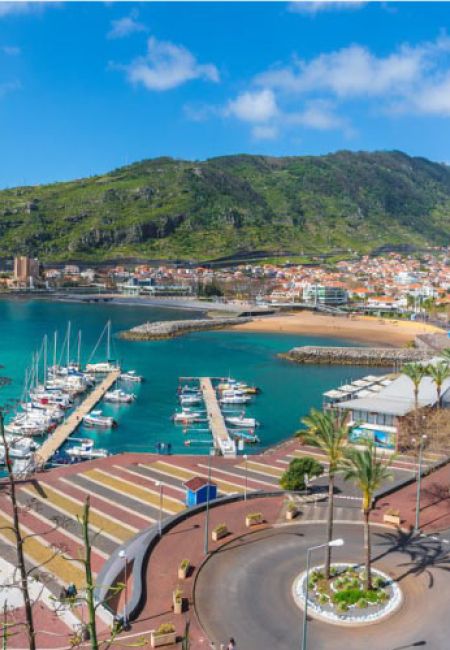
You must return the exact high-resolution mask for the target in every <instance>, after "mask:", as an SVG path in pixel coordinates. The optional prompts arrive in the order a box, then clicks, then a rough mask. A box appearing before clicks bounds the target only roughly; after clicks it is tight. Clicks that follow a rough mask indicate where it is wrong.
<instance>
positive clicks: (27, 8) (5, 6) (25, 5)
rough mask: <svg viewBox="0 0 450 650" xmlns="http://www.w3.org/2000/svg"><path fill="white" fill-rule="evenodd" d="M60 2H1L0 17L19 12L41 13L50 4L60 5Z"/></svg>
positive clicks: (16, 0)
mask: <svg viewBox="0 0 450 650" xmlns="http://www.w3.org/2000/svg"><path fill="white" fill-rule="evenodd" d="M59 4H60V3H59V2H56V1H51V2H23V1H22V0H15V2H0V18H3V16H11V15H17V14H35V13H40V12H41V11H42V10H43V9H45V8H46V7H48V6H52V5H53V6H54V7H56V6H58V5H59Z"/></svg>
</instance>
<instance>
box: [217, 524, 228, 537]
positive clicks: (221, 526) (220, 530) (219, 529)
mask: <svg viewBox="0 0 450 650" xmlns="http://www.w3.org/2000/svg"><path fill="white" fill-rule="evenodd" d="M213 532H214V533H217V535H221V534H222V533H226V532H228V528H227V525H226V524H218V525H217V526H216V527H215V528H213Z"/></svg>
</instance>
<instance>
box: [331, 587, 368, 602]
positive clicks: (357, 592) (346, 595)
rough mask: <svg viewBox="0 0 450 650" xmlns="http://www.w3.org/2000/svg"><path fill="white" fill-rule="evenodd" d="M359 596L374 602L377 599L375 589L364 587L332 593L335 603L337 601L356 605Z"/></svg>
mask: <svg viewBox="0 0 450 650" xmlns="http://www.w3.org/2000/svg"><path fill="white" fill-rule="evenodd" d="M361 598H365V599H366V600H367V601H368V602H369V603H376V602H377V601H378V599H379V598H378V592H377V591H365V590H364V589H344V590H342V591H338V592H337V593H335V594H333V602H334V603H335V604H336V605H338V604H339V603H346V604H347V605H356V603H357V602H358V600H360V599H361Z"/></svg>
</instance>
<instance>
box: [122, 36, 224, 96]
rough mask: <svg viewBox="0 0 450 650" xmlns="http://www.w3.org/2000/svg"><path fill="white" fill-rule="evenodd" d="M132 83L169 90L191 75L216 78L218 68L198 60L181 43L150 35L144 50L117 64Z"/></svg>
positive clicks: (188, 78) (154, 88)
mask: <svg viewBox="0 0 450 650" xmlns="http://www.w3.org/2000/svg"><path fill="white" fill-rule="evenodd" d="M121 68H122V69H124V70H125V71H126V75H127V78H128V80H129V81H130V82H131V83H132V84H142V85H143V86H144V87H145V88H147V89H148V90H157V91H163V90H170V89H172V88H176V87H177V86H181V85H182V84H184V83H186V82H187V81H192V80H193V79H203V80H205V81H215V82H217V81H219V72H218V70H217V68H216V66H214V65H212V64H206V65H203V64H200V63H198V62H197V60H196V58H195V57H194V55H193V54H192V53H191V52H189V50H187V49H186V48H185V47H183V46H182V45H175V44H174V43H169V42H168V41H158V40H157V39H156V38H154V37H151V38H149V39H148V42H147V54H146V55H145V56H143V57H139V58H137V59H135V60H134V61H132V63H131V64H130V65H128V66H121Z"/></svg>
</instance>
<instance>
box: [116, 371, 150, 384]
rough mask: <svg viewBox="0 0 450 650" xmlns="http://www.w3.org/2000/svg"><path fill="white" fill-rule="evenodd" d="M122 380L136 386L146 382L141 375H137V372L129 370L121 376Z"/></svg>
mask: <svg viewBox="0 0 450 650" xmlns="http://www.w3.org/2000/svg"><path fill="white" fill-rule="evenodd" d="M120 379H122V381H130V382H134V383H136V384H140V383H141V382H142V381H144V378H143V377H142V376H141V375H137V374H136V370H127V372H123V373H122V374H121V375H120Z"/></svg>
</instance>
